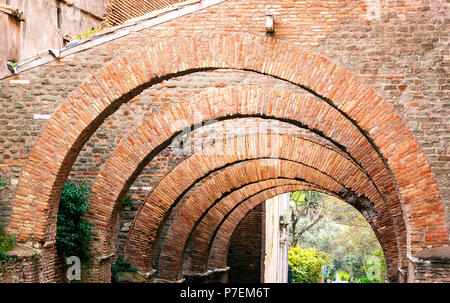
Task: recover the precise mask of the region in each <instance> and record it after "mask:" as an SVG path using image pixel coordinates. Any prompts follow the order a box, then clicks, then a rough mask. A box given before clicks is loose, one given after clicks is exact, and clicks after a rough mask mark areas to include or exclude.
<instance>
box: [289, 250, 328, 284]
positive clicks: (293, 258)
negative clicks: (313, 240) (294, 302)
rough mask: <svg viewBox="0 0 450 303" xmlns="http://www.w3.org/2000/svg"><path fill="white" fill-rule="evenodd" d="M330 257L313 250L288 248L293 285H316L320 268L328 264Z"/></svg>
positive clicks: (319, 275)
mask: <svg viewBox="0 0 450 303" xmlns="http://www.w3.org/2000/svg"><path fill="white" fill-rule="evenodd" d="M330 260H331V256H329V255H328V254H326V253H324V252H321V251H317V250H315V249H314V248H301V247H300V246H296V247H291V248H289V265H291V266H292V282H293V283H317V282H319V281H320V277H321V271H322V266H323V265H326V264H328V263H329V262H330Z"/></svg>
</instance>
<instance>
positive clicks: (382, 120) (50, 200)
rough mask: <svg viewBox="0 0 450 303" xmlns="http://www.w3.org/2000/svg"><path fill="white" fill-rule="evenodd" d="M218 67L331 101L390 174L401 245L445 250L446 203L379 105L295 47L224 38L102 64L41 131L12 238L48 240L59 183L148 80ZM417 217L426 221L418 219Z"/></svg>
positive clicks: (153, 45) (202, 38) (388, 111)
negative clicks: (401, 221) (403, 238)
mask: <svg viewBox="0 0 450 303" xmlns="http://www.w3.org/2000/svg"><path fill="white" fill-rule="evenodd" d="M133 62H139V63H140V64H133ZM215 68H236V69H245V70H250V71H255V72H259V73H263V74H269V75H272V76H275V77H279V78H281V79H285V80H287V81H290V82H292V83H295V84H298V85H300V86H302V87H304V88H306V89H307V90H309V91H311V92H313V93H314V94H316V95H317V96H320V97H321V98H322V99H323V100H325V101H326V102H328V104H330V105H331V106H332V107H333V108H335V109H337V110H338V111H339V112H340V113H342V114H343V115H344V116H345V117H346V118H348V119H349V120H350V121H352V123H353V124H354V125H355V126H357V127H358V129H360V130H361V131H362V133H363V134H364V136H365V137H366V138H367V139H368V142H369V144H370V145H371V146H373V147H374V148H375V149H376V151H377V154H378V156H379V157H380V158H381V159H382V160H383V162H384V164H385V165H386V167H387V168H388V169H389V172H390V173H392V176H393V179H394V180H395V186H396V187H397V188H398V190H399V193H400V198H401V202H402V208H403V211H404V213H405V214H404V218H405V221H407V225H406V227H407V232H408V237H407V239H408V249H409V250H410V251H413V252H415V251H419V250H421V249H423V248H425V247H427V246H442V245H446V244H448V235H447V231H446V226H445V225H446V220H445V214H444V209H443V204H442V201H441V199H440V196H439V191H438V187H437V184H436V182H435V180H434V177H433V175H432V173H431V170H430V167H429V165H428V163H427V161H426V159H425V156H424V154H423V152H422V150H421V148H420V147H419V145H418V143H417V141H416V140H415V138H414V137H413V135H412V134H411V133H410V132H409V131H408V129H407V127H406V126H405V124H404V122H403V121H401V119H400V117H399V116H398V115H397V114H396V113H395V111H394V110H393V109H392V107H391V106H389V104H387V102H386V101H384V100H383V99H382V98H381V97H379V96H377V95H376V93H375V92H374V91H373V90H372V89H370V88H369V87H367V86H366V85H365V84H363V83H362V82H360V81H359V80H357V79H356V78H355V77H354V76H353V75H351V74H350V73H349V72H347V71H346V70H344V69H343V68H341V67H339V66H337V65H336V64H334V63H332V62H330V61H329V60H327V59H326V58H324V57H322V56H320V55H316V54H312V53H309V52H305V51H303V50H302V49H301V47H299V46H295V45H292V44H290V43H289V42H285V41H280V40H276V39H266V38H263V37H258V36H253V35H250V34H226V33H223V34H217V33H211V34H209V35H198V36H195V35H194V36H193V37H182V36H175V37H172V38H168V39H165V40H163V41H161V40H158V41H148V43H147V46H145V47H142V48H140V49H138V50H136V51H135V52H134V53H132V54H130V55H127V56H124V57H120V58H116V59H115V60H112V61H111V62H109V63H107V64H106V65H105V66H104V67H102V68H101V69H100V70H99V71H98V72H97V73H96V74H95V75H93V76H92V77H91V78H90V79H89V80H87V81H86V82H85V83H83V84H82V85H81V86H80V87H79V88H78V89H77V90H76V91H74V92H73V93H71V95H70V96H69V97H68V99H67V100H66V102H64V103H63V104H61V106H60V107H59V109H58V110H57V111H56V112H55V113H54V114H53V116H52V119H51V120H50V121H49V122H48V123H47V126H46V128H45V129H44V130H43V132H42V133H41V134H40V136H39V138H38V140H37V141H36V144H35V146H34V148H33V150H32V152H31V154H30V156H29V159H28V162H27V164H26V165H25V167H24V169H23V175H22V177H21V180H20V183H19V185H18V189H17V194H16V199H15V202H14V205H13V211H12V215H11V223H10V225H9V231H10V232H11V233H12V234H15V235H16V236H17V237H18V239H19V240H28V239H30V240H33V241H37V242H44V241H50V243H51V242H52V241H53V240H54V237H55V233H56V214H57V207H58V200H59V196H60V193H61V188H62V186H63V183H64V182H65V180H66V178H67V175H68V173H69V171H70V168H71V167H72V164H73V162H74V161H75V158H76V156H77V155H78V153H79V151H80V150H81V148H82V147H83V145H84V144H85V143H86V141H87V139H88V138H89V137H90V136H91V135H92V134H93V132H94V131H95V130H96V129H97V128H98V126H99V125H100V124H101V123H102V121H103V120H104V119H105V117H107V116H108V115H110V114H111V113H113V112H114V111H115V110H116V109H117V108H118V107H119V106H120V104H122V103H123V102H127V101H128V100H130V98H132V97H133V96H136V95H137V94H139V93H140V92H141V91H142V90H143V89H145V88H146V87H149V86H151V85H152V84H153V83H156V82H158V81H161V80H162V79H166V78H170V77H171V76H174V75H180V74H183V73H189V72H194V71H199V70H206V69H215ZM280 106H282V105H280ZM277 109H278V108H277ZM178 115H183V114H182V113H178ZM213 117H214V116H211V118H213ZM166 118H167V120H166V121H164V122H165V123H170V122H171V121H173V119H172V118H173V117H172V118H170V114H169V113H167V115H166ZM163 125H167V124H163ZM164 131H165V130H164ZM168 135H169V133H165V134H163V136H168ZM147 136H148V134H147ZM153 144H154V142H149V145H150V146H153ZM153 147H156V146H153ZM405 155H406V156H405ZM106 208H108V206H107V205H106ZM30 209H32V210H34V212H32V211H30ZM424 215H426V216H427V218H429V219H427V220H424V219H423V216H424Z"/></svg>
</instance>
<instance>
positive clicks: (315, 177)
mask: <svg viewBox="0 0 450 303" xmlns="http://www.w3.org/2000/svg"><path fill="white" fill-rule="evenodd" d="M308 149H309V148H308V147H305V150H308ZM308 155H309V154H308ZM333 156H334V157H333ZM322 157H323V158H322ZM280 158H281V159H283V158H284V156H281V157H280ZM300 159H302V157H299V158H297V159H296V161H298V162H295V161H291V160H278V159H277V160H273V159H270V160H269V159H259V160H249V161H245V162H241V163H238V164H236V165H233V166H229V167H227V168H225V169H223V170H222V171H220V173H219V174H217V175H216V176H211V177H210V178H208V180H205V182H204V184H202V186H201V187H200V188H199V189H198V190H197V191H196V192H195V193H194V194H193V195H192V196H191V197H190V198H188V199H187V201H186V202H185V203H184V204H183V206H182V207H181V209H180V210H179V211H178V214H177V216H176V217H175V218H174V221H173V223H172V224H171V226H170V228H169V232H168V233H167V235H166V237H165V241H164V242H163V244H162V248H161V254H160V258H159V268H158V277H160V278H163V279H165V280H178V279H179V278H180V275H181V269H182V265H183V260H184V258H183V256H184V251H185V248H186V245H187V242H188V239H189V236H190V235H191V232H192V231H193V229H194V228H195V226H196V222H197V221H198V220H199V219H201V216H202V214H203V213H204V212H205V211H207V210H208V208H210V207H211V206H213V205H219V204H220V205H221V206H224V205H223V204H227V206H226V207H228V208H231V207H232V206H233V205H234V203H235V200H233V199H231V200H230V199H226V197H228V196H229V195H232V192H233V191H235V190H237V189H240V188H241V187H242V186H243V185H245V184H252V183H255V182H258V181H261V180H267V179H273V178H279V177H286V178H291V179H295V178H301V179H303V180H305V181H307V182H309V183H311V184H316V185H318V186H320V187H321V188H326V189H327V190H328V191H330V192H333V193H336V195H342V192H345V191H354V193H355V196H359V197H365V198H363V199H368V200H369V201H370V203H371V204H372V205H371V207H370V208H367V209H365V211H366V212H367V213H364V214H365V217H366V219H367V220H368V221H369V222H370V223H372V227H373V229H374V231H375V232H376V233H377V234H378V235H380V242H381V243H382V246H384V248H385V249H387V250H390V255H392V256H393V258H394V259H398V251H397V247H396V245H395V241H394V243H392V242H393V241H392V240H393V239H394V238H395V236H394V232H393V226H392V221H391V218H390V216H389V214H388V213H387V211H386V207H385V206H384V204H383V203H382V202H381V198H380V196H379V195H377V194H370V192H371V191H373V190H371V189H370V185H369V184H365V185H362V186H361V183H364V182H361V180H362V178H363V177H362V176H361V175H358V173H357V172H356V171H355V169H354V168H352V167H351V166H350V165H346V163H345V160H343V159H342V157H340V156H336V154H334V155H330V154H327V152H326V151H324V150H321V151H320V152H319V153H317V154H316V155H315V156H313V157H308V158H307V159H303V160H300ZM321 159H324V160H323V161H322V163H327V164H325V165H321V164H322V163H320V160H321ZM325 159H326V160H325ZM318 162H319V163H318ZM343 162H344V164H343ZM269 163H272V165H273V166H269ZM275 164H276V165H275ZM344 171H345V172H349V174H347V175H344V174H342V172H344ZM254 187H256V185H254ZM155 204H156V203H154V201H153V203H148V201H146V202H145V205H144V206H143V208H142V210H143V211H141V212H140V213H139V216H137V217H136V218H135V221H134V223H135V226H138V227H141V226H143V225H144V224H143V223H141V221H142V218H145V219H144V220H145V221H150V222H153V221H154V219H153V220H152V217H151V215H152V214H154V213H159V210H157V209H156V206H155ZM147 209H149V210H150V209H151V211H145V210H147ZM369 216H370V217H369ZM145 225H146V226H148V223H147V224H145ZM139 231H141V229H139ZM378 231H379V232H378ZM132 234H135V233H132ZM152 237H154V236H153V234H152V233H151V232H150V233H148V234H141V233H140V234H139V239H141V241H142V239H152ZM136 240H137V239H136ZM390 242H391V243H390ZM134 243H136V242H134ZM391 244H394V246H392V245H391ZM144 252H145V251H141V250H138V251H136V252H135V255H137V256H142V255H143V254H144ZM394 263H396V261H394ZM396 266H397V264H395V267H396Z"/></svg>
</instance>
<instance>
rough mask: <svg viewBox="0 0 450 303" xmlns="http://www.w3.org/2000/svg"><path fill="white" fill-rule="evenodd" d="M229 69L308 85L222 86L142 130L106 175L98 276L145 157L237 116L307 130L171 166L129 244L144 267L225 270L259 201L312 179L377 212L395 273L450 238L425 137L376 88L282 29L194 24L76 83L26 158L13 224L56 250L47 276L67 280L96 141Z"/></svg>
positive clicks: (98, 215) (240, 141) (218, 148)
mask: <svg viewBox="0 0 450 303" xmlns="http://www.w3.org/2000/svg"><path fill="white" fill-rule="evenodd" d="M136 62H138V63H139V64H134V63H136ZM215 69H235V70H245V71H252V72H255V73H259V74H262V75H267V76H270V77H275V78H278V79H282V80H284V81H287V82H289V83H292V84H293V85H296V86H298V87H300V88H302V89H303V93H295V92H292V91H289V90H283V89H276V88H268V87H261V86H240V87H227V88H217V89H213V90H209V91H207V92H204V93H200V94H197V95H195V96H194V97H192V98H187V99H186V100H182V101H181V102H178V103H175V104H171V105H170V106H168V107H167V108H165V109H164V110H163V111H161V112H158V113H155V114H152V115H150V116H149V117H148V118H146V119H144V120H143V121H142V123H141V124H140V125H138V126H137V127H136V128H135V129H132V130H129V132H128V134H127V135H126V136H125V137H124V138H123V139H122V140H121V141H120V143H119V145H118V146H117V147H116V148H115V149H114V151H113V152H112V153H111V155H110V156H109V158H108V159H107V161H106V163H105V165H104V166H103V167H102V169H101V171H100V172H99V173H98V175H97V177H96V179H95V181H94V183H93V185H92V199H91V204H90V210H89V215H88V218H89V219H90V220H91V221H92V222H94V223H95V224H96V225H95V226H96V232H97V233H98V238H97V239H96V241H95V243H93V245H92V251H93V252H94V254H95V255H96V256H98V258H97V260H98V263H97V264H95V270H94V271H93V272H92V275H91V277H90V278H91V279H92V280H93V281H109V280H110V266H111V261H110V260H111V255H113V254H114V252H115V243H114V242H115V240H114V239H115V237H114V228H115V226H116V222H117V216H118V211H119V209H120V204H121V201H123V198H124V197H125V195H126V194H127V192H128V190H129V188H130V186H131V185H132V184H133V182H134V180H136V178H137V177H138V176H139V174H140V173H141V172H142V170H143V169H144V167H146V165H148V164H149V163H150V161H151V160H152V159H154V158H155V156H156V155H158V154H159V153H160V152H161V151H162V150H164V149H165V148H167V147H168V146H169V145H170V144H171V143H172V142H173V140H174V139H175V138H177V136H179V135H180V134H181V133H182V132H183V131H184V130H185V129H187V128H188V129H194V128H195V125H199V124H201V125H204V124H207V125H208V126H210V127H214V129H216V130H218V133H219V134H220V129H221V123H223V122H225V121H227V120H239V119H254V121H258V123H264V121H273V120H275V121H278V122H279V123H283V124H286V125H290V127H292V128H294V129H296V132H295V133H290V134H284V133H280V134H277V135H275V134H273V133H270V132H267V133H260V134H252V135H243V136H238V137H235V138H233V139H232V140H224V141H223V142H212V143H211V144H208V145H207V146H205V147H204V148H201V149H199V150H196V151H195V152H193V153H192V154H190V155H188V156H186V157H185V158H183V159H182V160H181V161H180V162H179V163H178V164H177V165H176V166H175V167H174V168H173V169H171V170H170V171H169V172H167V173H166V174H165V175H164V176H163V177H161V179H160V180H159V181H158V183H157V184H156V185H155V186H154V187H153V188H152V190H151V191H150V193H149V194H148V196H147V198H146V199H145V201H144V203H143V205H142V206H141V208H140V209H139V211H138V213H137V216H136V217H135V219H134V222H133V225H132V228H131V230H130V232H129V236H128V241H127V244H126V255H127V256H129V257H130V258H131V260H132V263H133V265H134V266H136V267H138V268H139V269H140V270H141V271H142V272H149V271H152V270H153V268H155V269H156V270H157V275H158V277H159V278H161V279H164V280H171V281H177V280H180V279H181V278H182V277H183V274H188V273H192V272H194V273H203V272H206V271H208V270H215V269H223V268H224V267H226V252H227V248H228V245H229V240H230V237H231V234H232V232H233V230H234V229H235V228H236V226H237V224H238V222H239V221H240V220H242V218H243V217H244V216H245V214H246V213H248V211H250V210H251V209H252V208H254V207H256V206H257V205H258V204H260V203H263V202H264V201H265V200H267V199H268V198H270V197H273V196H274V195H277V194H281V193H285V192H289V191H293V190H299V189H312V190H317V191H320V192H324V193H327V194H330V195H333V196H336V197H338V198H340V199H342V200H344V201H347V202H348V203H350V204H352V205H353V206H355V207H356V208H357V209H358V210H359V211H360V212H361V213H362V214H363V215H364V216H365V218H366V219H367V221H368V222H369V224H370V225H371V226H372V228H373V230H374V232H375V234H376V236H377V238H378V240H379V242H380V244H381V245H382V247H383V251H384V254H385V258H386V262H387V268H388V270H387V279H388V281H397V280H399V279H400V277H399V273H400V272H408V277H404V278H403V279H406V280H408V281H415V279H416V278H415V276H414V272H415V271H416V270H417V266H419V265H416V264H413V263H411V258H412V257H411V256H413V255H415V254H416V253H419V252H421V251H423V250H427V249H433V248H439V247H443V246H447V245H448V234H447V229H446V218H445V212H444V206H443V203H442V201H441V198H440V195H439V189H438V186H437V185H436V182H435V180H434V177H433V175H432V173H431V170H430V166H429V164H428V163H427V161H426V159H425V156H424V154H423V152H422V150H421V147H420V146H419V145H418V143H417V141H416V140H415V138H414V137H413V135H412V134H411V133H410V131H409V130H408V129H407V127H406V125H405V124H404V122H403V121H402V120H401V119H400V117H399V116H398V115H397V114H396V113H395V111H394V110H393V109H392V107H391V106H390V105H389V104H387V102H386V101H385V100H383V99H382V98H381V97H379V96H378V95H377V94H376V92H375V91H374V90H373V89H371V88H369V87H368V86H366V85H365V84H364V83H362V82H361V81H359V80H358V79H357V78H356V77H354V76H353V75H352V74H350V73H349V72H347V71H346V70H345V69H343V68H342V67H340V66H338V65H336V64H334V63H332V62H330V61H329V60H327V59H326V58H324V57H322V56H320V55H317V54H314V53H310V52H305V51H303V50H302V49H301V48H300V47H298V46H296V45H293V44H290V43H288V42H284V41H281V40H276V39H271V38H260V37H257V36H253V35H251V34H210V35H208V36H205V35H202V36H193V37H185V36H180V37H172V38H168V39H164V40H161V41H158V42H152V41H147V42H146V44H145V45H144V46H142V47H140V48H138V49H136V50H135V51H134V52H133V53H132V54H131V55H129V56H124V57H118V58H115V59H114V60H112V61H110V62H108V63H106V64H105V65H104V66H103V67H101V68H100V69H99V70H98V71H97V73H95V74H94V75H93V76H92V77H91V78H90V79H88V80H87V81H86V82H85V83H83V84H82V85H80V86H79V88H78V89H76V90H75V91H74V92H73V93H71V94H70V96H69V97H68V98H67V100H66V101H65V102H63V103H62V104H61V105H60V107H59V108H58V110H57V111H56V112H55V113H54V114H53V115H52V118H51V120H50V121H49V122H48V124H47V126H46V127H45V129H44V130H43V131H42V132H41V134H40V136H39V138H38V140H37V142H36V144H35V146H34V147H33V150H32V152H31V154H30V156H29V159H28V162H27V164H26V166H25V168H24V170H23V175H22V178H21V180H20V183H19V186H18V189H17V194H16V199H15V202H14V208H13V213H12V215H11V223H10V226H9V231H10V232H11V233H12V234H14V235H16V237H17V238H18V239H19V240H23V241H30V240H31V241H34V242H36V243H40V245H41V247H43V248H45V249H46V252H45V253H44V254H43V258H45V259H46V260H47V262H46V270H45V271H44V272H45V274H43V275H42V280H43V281H51V280H57V275H56V273H55V269H54V267H52V266H51V264H52V262H54V259H55V257H54V255H55V247H54V242H55V234H56V217H57V210H58V201H59V197H60V194H61V189H62V186H63V184H64V182H65V180H66V179H67V177H68V174H69V172H70V170H71V168H72V165H73V164H74V161H75V159H76V157H77V156H78V154H79V153H80V151H81V149H82V148H83V146H84V145H85V144H86V142H87V140H88V139H89V138H90V137H91V136H92V135H93V133H94V132H95V131H96V129H98V128H99V126H100V125H101V124H102V122H103V121H104V120H105V118H106V117H108V116H109V115H111V114H113V113H114V112H115V111H116V110H117V109H118V108H119V107H120V106H121V105H122V104H124V103H126V102H129V101H130V100H132V99H133V98H134V97H136V96H138V95H139V94H140V93H141V92H142V91H143V90H145V89H146V88H148V87H151V86H152V85H154V84H157V83H160V82H161V81H163V80H166V79H170V78H172V77H176V76H179V75H186V74H190V73H196V72H202V71H210V70H215ZM236 147H238V149H236ZM237 151H239V152H237ZM30 209H34V210H36V211H35V212H30V211H29V210H30ZM169 217H170V218H171V220H170V221H171V224H170V225H167V224H166V223H167V222H168V218H169ZM164 226H168V227H167V228H166V230H165V231H163V229H164ZM162 233H164V234H165V237H164V241H162V242H161V235H162ZM158 245H159V252H158ZM187 247H189V258H185V254H186V248H187ZM185 260H187V261H186V262H185ZM156 263H157V266H156ZM49 264H50V266H49ZM419 264H420V263H419Z"/></svg>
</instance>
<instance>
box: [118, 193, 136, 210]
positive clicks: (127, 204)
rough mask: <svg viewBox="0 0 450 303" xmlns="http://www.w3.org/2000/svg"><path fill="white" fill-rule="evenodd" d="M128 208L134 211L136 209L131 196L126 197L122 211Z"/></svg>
mask: <svg viewBox="0 0 450 303" xmlns="http://www.w3.org/2000/svg"><path fill="white" fill-rule="evenodd" d="M126 207H128V208H130V209H132V210H133V209H135V207H134V204H133V200H132V199H131V197H130V196H126V197H125V199H123V202H122V206H121V209H124V208H126Z"/></svg>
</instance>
